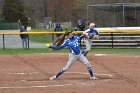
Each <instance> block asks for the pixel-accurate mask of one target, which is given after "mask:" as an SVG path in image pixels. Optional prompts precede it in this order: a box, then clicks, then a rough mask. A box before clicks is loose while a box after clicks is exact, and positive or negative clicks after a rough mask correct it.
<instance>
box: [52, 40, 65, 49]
mask: <svg viewBox="0 0 140 93" xmlns="http://www.w3.org/2000/svg"><path fill="white" fill-rule="evenodd" d="M66 46H67V41H65V42H64V43H63V44H62V45H60V46H50V48H51V49H54V50H60V49H62V48H64V47H66Z"/></svg>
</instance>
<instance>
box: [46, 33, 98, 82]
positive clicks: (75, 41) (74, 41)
mask: <svg viewBox="0 0 140 93" xmlns="http://www.w3.org/2000/svg"><path fill="white" fill-rule="evenodd" d="M66 37H67V39H66V40H65V41H64V39H65V38H66ZM80 39H81V38H80V37H78V36H74V34H73V32H72V31H66V32H65V34H64V35H63V36H62V37H61V38H59V39H58V40H56V41H55V42H54V45H50V44H47V45H46V46H47V47H48V48H51V49H54V50H59V49H62V48H64V47H68V48H69V49H70V55H69V59H68V62H67V64H66V66H65V67H63V68H62V69H61V70H60V71H59V72H58V73H57V74H56V75H54V76H53V77H51V78H50V80H54V79H57V78H58V77H59V76H60V75H61V74H62V73H64V72H65V71H67V70H68V69H70V67H71V66H72V65H73V64H74V62H75V61H76V60H79V61H80V62H82V63H84V64H85V66H86V67H87V70H88V72H89V74H90V79H98V78H96V77H95V76H94V73H93V71H92V68H91V65H90V63H89V61H88V60H87V58H86V57H85V56H84V55H83V54H81V50H80V44H79V41H80ZM59 40H60V41H59ZM57 41H58V42H57ZM61 41H64V42H61Z"/></svg>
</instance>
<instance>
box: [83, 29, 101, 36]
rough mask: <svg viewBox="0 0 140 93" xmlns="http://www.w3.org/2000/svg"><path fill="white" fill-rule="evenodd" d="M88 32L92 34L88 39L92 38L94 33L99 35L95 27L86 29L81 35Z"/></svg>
mask: <svg viewBox="0 0 140 93" xmlns="http://www.w3.org/2000/svg"><path fill="white" fill-rule="evenodd" d="M88 33H90V34H92V36H90V37H89V39H93V37H94V35H99V32H98V31H97V30H96V29H90V28H89V29H87V30H85V31H84V32H83V36H86V35H87V34H88Z"/></svg>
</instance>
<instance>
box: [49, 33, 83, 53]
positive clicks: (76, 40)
mask: <svg viewBox="0 0 140 93" xmlns="http://www.w3.org/2000/svg"><path fill="white" fill-rule="evenodd" d="M64 47H68V48H69V49H70V53H72V54H75V55H78V54H80V52H81V50H80V37H77V36H73V37H72V38H69V39H66V40H65V41H64V43H63V44H62V45H61V46H50V48H52V49H54V50H59V49H62V48H64Z"/></svg>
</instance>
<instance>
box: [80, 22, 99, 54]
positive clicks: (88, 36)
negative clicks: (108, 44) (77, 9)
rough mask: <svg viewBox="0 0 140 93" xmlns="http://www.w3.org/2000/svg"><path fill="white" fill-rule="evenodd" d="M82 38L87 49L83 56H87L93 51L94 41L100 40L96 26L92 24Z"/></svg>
mask: <svg viewBox="0 0 140 93" xmlns="http://www.w3.org/2000/svg"><path fill="white" fill-rule="evenodd" d="M80 37H84V40H85V41H84V42H85V45H86V49H85V50H84V51H82V54H84V56H86V55H87V53H88V52H89V51H90V49H91V44H92V40H93V39H94V40H96V39H99V32H98V31H97V30H96V29H95V24H94V23H90V25H89V28H88V29H87V30H85V31H84V32H83V34H82V35H81V36H80Z"/></svg>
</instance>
